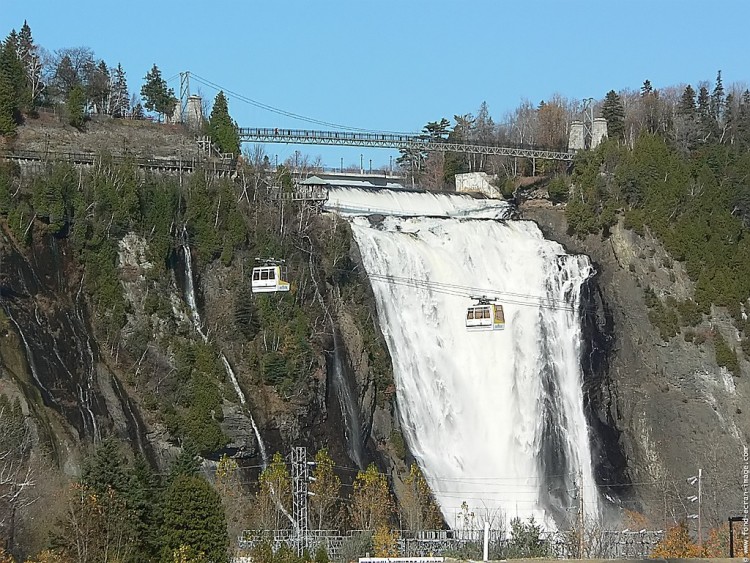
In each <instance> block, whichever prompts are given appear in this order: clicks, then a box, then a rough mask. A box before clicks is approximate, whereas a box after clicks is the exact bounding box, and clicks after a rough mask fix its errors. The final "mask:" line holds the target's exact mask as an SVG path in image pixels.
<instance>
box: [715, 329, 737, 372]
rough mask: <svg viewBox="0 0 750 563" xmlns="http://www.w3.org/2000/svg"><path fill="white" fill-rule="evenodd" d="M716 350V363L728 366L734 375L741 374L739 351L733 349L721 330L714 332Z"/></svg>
mask: <svg viewBox="0 0 750 563" xmlns="http://www.w3.org/2000/svg"><path fill="white" fill-rule="evenodd" d="M714 351H715V353H716V363H717V364H719V366H721V367H725V368H727V369H728V370H729V371H730V372H732V373H733V374H734V375H739V373H740V363H739V360H738V359H737V353H736V352H735V351H734V350H732V348H731V347H730V346H729V344H728V343H727V341H726V340H725V339H724V337H723V336H722V335H721V333H720V332H714Z"/></svg>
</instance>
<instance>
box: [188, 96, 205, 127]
mask: <svg viewBox="0 0 750 563" xmlns="http://www.w3.org/2000/svg"><path fill="white" fill-rule="evenodd" d="M185 125H187V126H188V127H190V128H191V129H200V128H201V126H202V125H203V100H202V99H201V97H200V96H196V95H192V96H190V97H189V98H188V99H187V107H186V108H185Z"/></svg>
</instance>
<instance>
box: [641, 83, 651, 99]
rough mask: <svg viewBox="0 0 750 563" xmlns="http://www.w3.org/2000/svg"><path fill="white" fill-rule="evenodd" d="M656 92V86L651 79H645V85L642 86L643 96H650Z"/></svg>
mask: <svg viewBox="0 0 750 563" xmlns="http://www.w3.org/2000/svg"><path fill="white" fill-rule="evenodd" d="M653 93H654V87H653V86H651V81H650V80H648V79H646V80H644V81H643V86H641V97H642V98H645V97H646V96H650V95H651V94H653Z"/></svg>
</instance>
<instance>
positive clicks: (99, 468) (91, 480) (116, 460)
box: [81, 437, 129, 493]
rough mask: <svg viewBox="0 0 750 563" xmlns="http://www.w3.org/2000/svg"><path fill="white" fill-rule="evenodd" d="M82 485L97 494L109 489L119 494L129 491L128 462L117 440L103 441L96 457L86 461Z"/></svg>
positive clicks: (95, 454) (112, 438)
mask: <svg viewBox="0 0 750 563" xmlns="http://www.w3.org/2000/svg"><path fill="white" fill-rule="evenodd" d="M81 483H82V484H83V485H85V486H87V487H89V488H90V489H92V490H94V491H97V492H103V491H105V490H107V488H108V487H110V488H112V489H113V490H114V491H116V492H118V493H124V492H126V491H127V490H128V485H129V478H128V475H127V460H126V459H125V456H124V455H123V453H122V451H121V449H120V443H119V442H118V441H117V439H116V438H114V437H109V438H105V439H104V440H102V442H101V444H99V445H98V446H97V448H96V450H95V451H94V455H92V456H91V457H89V458H87V459H86V462H85V463H84V467H83V474H82V475H81Z"/></svg>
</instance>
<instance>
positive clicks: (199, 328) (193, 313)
mask: <svg viewBox="0 0 750 563" xmlns="http://www.w3.org/2000/svg"><path fill="white" fill-rule="evenodd" d="M182 249H183V250H184V252H185V301H187V304H188V308H189V309H190V318H191V319H192V321H193V326H194V327H195V330H196V332H197V333H198V334H200V336H201V338H203V342H208V335H207V334H206V333H205V332H203V323H202V322H201V315H200V313H199V312H198V304H197V301H196V300H195V284H194V282H193V264H192V261H193V259H192V255H191V253H190V245H189V244H188V243H187V242H183V244H182ZM221 362H222V364H224V371H226V372H227V375H228V376H229V380H230V381H231V382H232V386H233V387H234V391H235V392H236V393H237V397H238V398H239V400H240V404H241V405H242V406H243V407H245V411H246V412H247V416H248V418H249V419H250V424H251V425H252V427H253V433H254V434H255V439H256V440H257V441H258V450H260V458H261V460H262V461H263V467H264V468H265V466H266V465H268V452H267V451H266V445H265V443H264V442H263V438H262V437H261V435H260V429H259V428H258V425H257V424H255V419H254V418H253V415H252V414H251V413H250V409H249V408H247V399H246V398H245V394H244V393H243V392H242V389H241V388H240V382H239V381H238V380H237V375H236V374H235V373H234V370H233V369H232V366H231V364H230V363H229V360H227V357H226V356H225V355H224V352H221Z"/></svg>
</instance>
